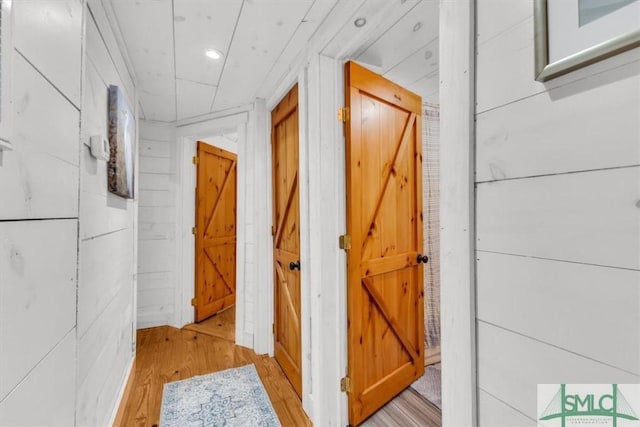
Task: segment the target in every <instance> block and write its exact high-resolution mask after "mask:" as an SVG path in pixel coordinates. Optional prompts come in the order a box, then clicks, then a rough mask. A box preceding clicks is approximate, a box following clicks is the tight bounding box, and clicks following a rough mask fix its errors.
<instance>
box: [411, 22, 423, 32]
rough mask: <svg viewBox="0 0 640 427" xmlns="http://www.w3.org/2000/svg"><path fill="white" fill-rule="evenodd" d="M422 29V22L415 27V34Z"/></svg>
mask: <svg viewBox="0 0 640 427" xmlns="http://www.w3.org/2000/svg"><path fill="white" fill-rule="evenodd" d="M420 28H422V22H417V23H416V25H414V26H413V32H414V33H415V32H416V31H418V30H419V29H420Z"/></svg>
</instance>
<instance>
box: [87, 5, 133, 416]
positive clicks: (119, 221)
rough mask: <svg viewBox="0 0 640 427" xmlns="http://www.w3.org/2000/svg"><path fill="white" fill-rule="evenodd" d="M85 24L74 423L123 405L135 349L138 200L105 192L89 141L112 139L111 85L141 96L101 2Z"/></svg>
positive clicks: (127, 94) (104, 179)
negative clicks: (121, 399)
mask: <svg viewBox="0 0 640 427" xmlns="http://www.w3.org/2000/svg"><path fill="white" fill-rule="evenodd" d="M85 25H86V28H85V38H84V50H85V56H84V64H83V69H84V74H83V86H82V104H81V123H82V124H81V129H80V141H81V144H80V229H79V232H80V236H79V237H80V240H79V267H78V274H79V276H78V351H77V355H78V356H77V358H78V369H77V393H78V396H77V408H76V425H77V426H102V425H107V424H108V423H109V422H110V420H111V418H112V415H113V412H114V408H115V407H116V406H117V405H118V403H119V402H118V400H119V396H120V392H121V390H122V387H123V384H124V382H125V381H126V378H127V375H128V371H129V367H130V365H131V363H132V359H133V355H134V351H135V349H134V341H135V336H134V325H135V323H134V322H135V320H134V310H135V307H134V300H135V289H136V284H135V273H136V263H137V260H136V258H137V254H136V240H137V238H136V235H137V232H138V230H137V216H136V209H137V207H136V205H137V201H136V200H128V199H124V198H122V197H119V196H116V195H114V194H112V193H110V192H108V191H107V170H106V167H107V166H106V162H104V161H99V160H96V159H95V158H93V157H92V156H91V154H90V152H89V145H88V144H89V138H90V137H91V136H93V135H100V136H102V137H107V136H108V129H107V117H108V110H107V107H108V96H107V95H108V88H109V86H110V85H116V86H118V87H119V88H120V89H121V90H122V91H123V93H124V94H125V98H126V100H127V102H128V104H129V105H130V106H131V107H132V108H135V106H136V105H137V99H136V92H135V87H134V83H133V77H132V76H131V75H130V73H129V72H128V70H127V68H126V67H125V65H124V59H123V57H122V53H121V51H120V49H119V48H118V45H117V44H116V42H115V35H114V33H113V31H112V29H111V26H110V24H109V21H108V18H107V12H106V11H105V9H104V8H103V3H102V2H100V1H93V0H91V1H89V2H88V6H87V9H86V15H85ZM137 166H138V165H137V160H136V167H137ZM136 181H137V180H136ZM135 190H136V191H137V190H138V189H137V188H136V189H135ZM136 194H137V193H136ZM136 197H139V196H138V195H136Z"/></svg>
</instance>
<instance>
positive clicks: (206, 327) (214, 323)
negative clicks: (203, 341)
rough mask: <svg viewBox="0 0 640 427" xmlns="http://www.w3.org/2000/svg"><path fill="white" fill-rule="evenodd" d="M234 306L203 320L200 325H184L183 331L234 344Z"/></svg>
mask: <svg viewBox="0 0 640 427" xmlns="http://www.w3.org/2000/svg"><path fill="white" fill-rule="evenodd" d="M235 324H236V306H235V305H234V306H232V307H229V308H228V309H226V310H225V311H223V312H221V313H218V314H216V315H215V316H213V317H210V318H208V319H207V320H203V321H202V322H200V323H192V324H190V325H186V326H185V327H184V328H183V329H187V330H190V331H194V332H200V333H201V334H205V335H209V336H212V337H217V338H222V339H224V340H227V341H231V342H235V340H236V329H235V326H234V325H235Z"/></svg>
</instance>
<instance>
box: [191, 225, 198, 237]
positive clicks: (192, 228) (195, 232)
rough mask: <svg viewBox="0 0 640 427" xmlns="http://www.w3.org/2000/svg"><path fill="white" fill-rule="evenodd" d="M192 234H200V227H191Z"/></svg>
mask: <svg viewBox="0 0 640 427" xmlns="http://www.w3.org/2000/svg"><path fill="white" fill-rule="evenodd" d="M191 234H193V235H194V236H195V235H196V234H198V227H191Z"/></svg>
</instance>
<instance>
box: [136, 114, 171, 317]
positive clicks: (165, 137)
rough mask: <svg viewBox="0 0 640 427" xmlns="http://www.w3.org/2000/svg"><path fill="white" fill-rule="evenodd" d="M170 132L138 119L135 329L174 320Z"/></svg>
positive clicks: (165, 126)
mask: <svg viewBox="0 0 640 427" xmlns="http://www.w3.org/2000/svg"><path fill="white" fill-rule="evenodd" d="M176 150H177V144H176V132H175V127H174V126H173V125H168V124H163V123H155V122H148V121H141V122H140V175H139V176H140V184H139V187H140V198H139V200H140V202H139V204H140V207H139V209H140V211H139V227H140V231H139V233H138V245H139V253H140V255H139V261H138V304H137V312H138V314H137V316H138V322H137V326H138V328H139V329H140V328H148V327H152V326H160V325H177V323H178V322H179V320H178V318H177V316H179V313H178V307H176V300H177V298H176V295H177V292H179V291H180V289H179V287H178V286H177V281H176V252H177V250H176V248H177V242H178V241H177V240H176V190H177V187H176V173H175V167H176V162H175V158H176V155H177V154H176Z"/></svg>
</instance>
